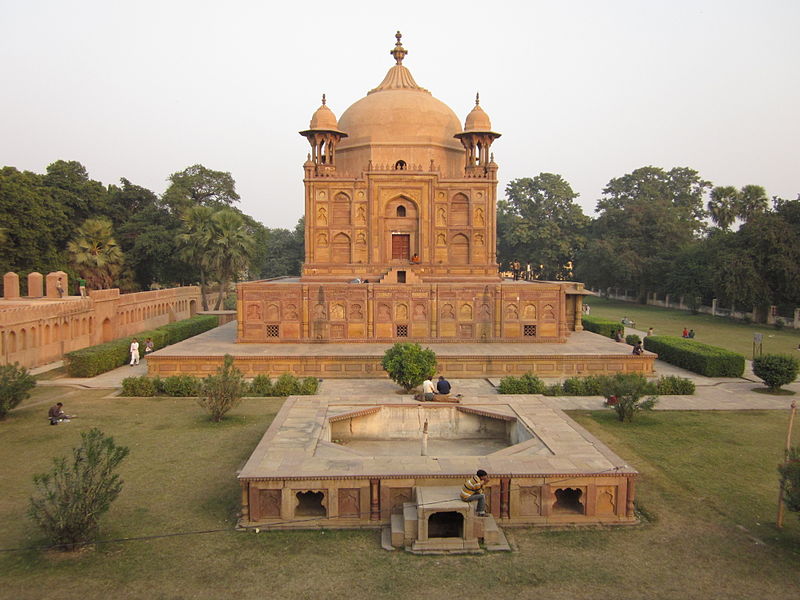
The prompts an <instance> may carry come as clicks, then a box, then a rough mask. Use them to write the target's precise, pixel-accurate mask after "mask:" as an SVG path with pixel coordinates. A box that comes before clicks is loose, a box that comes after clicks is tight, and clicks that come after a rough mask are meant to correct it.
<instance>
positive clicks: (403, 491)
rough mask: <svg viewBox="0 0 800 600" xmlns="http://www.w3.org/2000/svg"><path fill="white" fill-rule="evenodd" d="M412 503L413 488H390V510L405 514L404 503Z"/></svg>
mask: <svg viewBox="0 0 800 600" xmlns="http://www.w3.org/2000/svg"><path fill="white" fill-rule="evenodd" d="M404 502H411V488H389V510H390V511H391V512H392V513H400V512H403V503H404Z"/></svg>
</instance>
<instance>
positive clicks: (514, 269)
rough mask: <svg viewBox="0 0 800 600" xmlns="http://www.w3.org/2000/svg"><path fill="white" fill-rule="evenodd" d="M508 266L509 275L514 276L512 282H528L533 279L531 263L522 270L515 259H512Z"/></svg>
mask: <svg viewBox="0 0 800 600" xmlns="http://www.w3.org/2000/svg"><path fill="white" fill-rule="evenodd" d="M508 266H509V268H510V269H511V274H512V275H513V276H514V281H519V280H520V279H524V280H525V281H530V280H531V279H533V271H532V270H531V263H528V264H526V265H525V268H524V269H523V268H522V264H521V263H520V262H519V261H518V260H517V259H514V260H512V261H511V262H510V263H509V265H508Z"/></svg>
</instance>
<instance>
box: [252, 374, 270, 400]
mask: <svg viewBox="0 0 800 600" xmlns="http://www.w3.org/2000/svg"><path fill="white" fill-rule="evenodd" d="M247 393H248V395H250V396H272V395H273V394H272V380H271V379H270V378H269V375H256V376H255V377H253V381H251V382H250V389H249V390H248V391H247Z"/></svg>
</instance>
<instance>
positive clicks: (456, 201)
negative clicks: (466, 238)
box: [450, 194, 469, 227]
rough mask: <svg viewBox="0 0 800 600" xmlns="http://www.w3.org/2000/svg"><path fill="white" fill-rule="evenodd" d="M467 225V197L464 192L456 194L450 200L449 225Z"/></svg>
mask: <svg viewBox="0 0 800 600" xmlns="http://www.w3.org/2000/svg"><path fill="white" fill-rule="evenodd" d="M467 225H469V199H468V198H467V197H466V196H465V195H464V194H456V195H455V196H453V199H452V200H451V201H450V226H451V227H459V226H462V227H464V226H467Z"/></svg>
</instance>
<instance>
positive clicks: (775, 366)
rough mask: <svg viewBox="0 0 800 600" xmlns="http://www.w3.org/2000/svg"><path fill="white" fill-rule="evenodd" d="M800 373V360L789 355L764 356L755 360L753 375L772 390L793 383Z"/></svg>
mask: <svg viewBox="0 0 800 600" xmlns="http://www.w3.org/2000/svg"><path fill="white" fill-rule="evenodd" d="M798 372H800V360H798V359H796V358H795V357H794V356H789V355H787V354H764V355H762V356H756V357H755V358H754V359H753V373H754V374H755V376H756V377H758V378H759V379H763V380H764V384H765V385H766V386H767V387H768V388H769V389H770V390H771V391H777V390H779V389H780V388H781V386H784V385H788V384H790V383H793V382H794V380H795V379H797V374H798Z"/></svg>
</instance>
